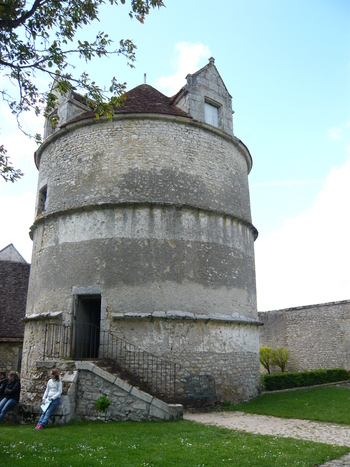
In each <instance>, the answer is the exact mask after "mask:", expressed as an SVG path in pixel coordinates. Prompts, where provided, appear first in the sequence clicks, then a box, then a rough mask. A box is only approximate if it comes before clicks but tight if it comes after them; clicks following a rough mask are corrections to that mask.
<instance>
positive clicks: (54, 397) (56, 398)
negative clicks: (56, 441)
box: [35, 368, 62, 430]
mask: <svg viewBox="0 0 350 467" xmlns="http://www.w3.org/2000/svg"><path fill="white" fill-rule="evenodd" d="M61 394H62V382H61V380H60V372H59V370H58V369H57V368H53V369H52V370H51V375H50V379H49V381H48V383H47V385H46V390H45V392H44V395H43V399H42V404H43V406H46V407H42V411H43V412H42V414H41V417H40V419H39V421H38V424H37V426H36V427H35V429H36V430H42V429H43V428H44V426H45V425H46V424H47V422H48V421H49V418H50V415H51V414H52V412H53V411H54V410H55V408H56V407H57V406H58V404H59V403H60V400H61Z"/></svg>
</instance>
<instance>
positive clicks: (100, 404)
mask: <svg viewBox="0 0 350 467" xmlns="http://www.w3.org/2000/svg"><path fill="white" fill-rule="evenodd" d="M95 405H96V407H97V410H98V411H99V412H103V413H105V412H106V410H107V409H108V407H109V406H110V405H111V401H110V400H109V399H107V397H106V396H101V397H99V398H98V399H97V400H96V401H95Z"/></svg>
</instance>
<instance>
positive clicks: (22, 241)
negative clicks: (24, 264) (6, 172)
mask: <svg viewBox="0 0 350 467" xmlns="http://www.w3.org/2000/svg"><path fill="white" fill-rule="evenodd" d="M0 183H1V182H0ZM16 183H20V182H16ZM34 204H35V195H34V193H30V192H26V193H23V194H22V195H19V196H1V203H0V219H1V224H2V227H1V229H0V250H2V249H3V248H5V247H6V246H7V245H9V244H10V243H13V245H14V247H15V248H16V249H17V251H18V252H19V253H20V254H21V255H22V256H23V257H24V259H25V260H26V261H28V262H29V263H30V260H31V255H32V241H31V239H30V238H29V228H30V226H31V225H32V223H33V220H34Z"/></svg>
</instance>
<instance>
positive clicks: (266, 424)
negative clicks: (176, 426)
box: [184, 412, 350, 446]
mask: <svg viewBox="0 0 350 467" xmlns="http://www.w3.org/2000/svg"><path fill="white" fill-rule="evenodd" d="M184 419H185V420H192V421H195V422H199V423H204V424H207V425H216V426H221V427H225V428H231V429H233V430H242V431H247V432H249V433H255V434H262V435H272V436H282V437H284V438H297V439H304V440H307V441H316V442H317V443H326V444H336V445H338V446H350V427H349V426H342V425H335V424H333V423H321V422H312V421H309V420H298V419H285V418H277V417H269V416H265V415H251V414H246V413H244V412H214V413H196V414H191V413H186V414H184Z"/></svg>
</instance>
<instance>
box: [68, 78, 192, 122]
mask: <svg viewBox="0 0 350 467" xmlns="http://www.w3.org/2000/svg"><path fill="white" fill-rule="evenodd" d="M73 99H75V100H77V101H79V102H82V96H81V95H80V94H77V93H73ZM172 100H173V98H172V97H167V96H165V95H164V94H162V93H161V92H159V91H157V89H155V88H153V87H152V86H149V85H148V84H140V86H137V87H136V88H134V89H131V90H130V91H128V92H127V93H126V100H125V102H124V105H121V106H119V107H116V109H115V111H114V113H115V114H131V113H139V114H140V113H142V114H163V115H175V116H180V117H187V118H192V117H191V116H190V115H188V114H187V113H186V112H184V111H183V110H181V109H180V108H178V107H176V105H173V104H172ZM93 117H95V113H94V112H92V111H88V112H85V113H83V114H81V115H79V116H78V117H75V118H73V119H72V120H70V121H69V122H66V123H64V124H63V125H62V126H65V125H67V124H68V123H73V122H77V121H79V120H84V119H87V118H93Z"/></svg>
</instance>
